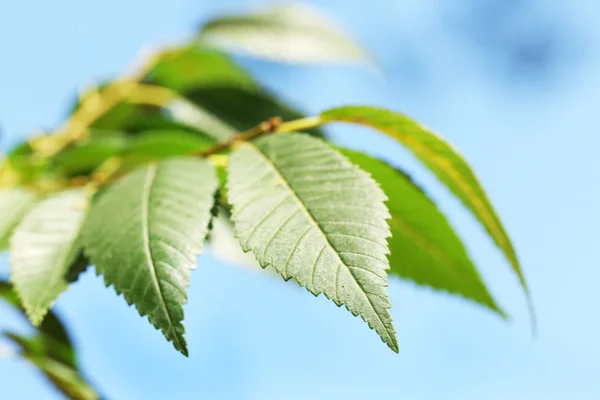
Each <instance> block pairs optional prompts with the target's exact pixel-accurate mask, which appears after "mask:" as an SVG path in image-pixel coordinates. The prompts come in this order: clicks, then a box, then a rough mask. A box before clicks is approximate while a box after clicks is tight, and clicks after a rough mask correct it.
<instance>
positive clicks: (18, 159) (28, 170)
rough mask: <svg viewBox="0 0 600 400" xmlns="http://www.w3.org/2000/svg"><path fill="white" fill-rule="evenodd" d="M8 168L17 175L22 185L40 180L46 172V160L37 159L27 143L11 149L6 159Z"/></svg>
mask: <svg viewBox="0 0 600 400" xmlns="http://www.w3.org/2000/svg"><path fill="white" fill-rule="evenodd" d="M6 159H7V161H8V162H9V163H10V166H11V167H12V168H13V169H14V170H15V171H17V172H18V173H19V177H20V180H21V182H22V183H29V182H33V181H35V180H36V179H40V178H41V177H42V176H43V175H44V173H45V172H46V171H47V170H48V166H49V164H48V160H45V159H42V158H40V157H37V156H36V155H35V153H34V151H33V148H32V147H31V146H30V145H29V143H28V142H24V143H21V144H20V145H18V146H17V147H15V148H14V149H12V150H11V151H10V152H9V153H8V156H7V157H6Z"/></svg>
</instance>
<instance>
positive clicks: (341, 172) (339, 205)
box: [228, 133, 398, 351]
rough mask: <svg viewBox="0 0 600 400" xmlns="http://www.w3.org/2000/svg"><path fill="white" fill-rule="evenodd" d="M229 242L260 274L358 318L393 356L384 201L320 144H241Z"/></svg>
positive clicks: (232, 170) (299, 138)
mask: <svg viewBox="0 0 600 400" xmlns="http://www.w3.org/2000/svg"><path fill="white" fill-rule="evenodd" d="M228 190H229V192H228V195H229V201H230V203H231V204H232V206H233V221H234V225H235V226H234V228H235V232H236V235H237V236H238V237H239V238H240V241H241V244H242V247H243V248H244V250H245V251H250V250H252V251H253V252H254V254H255V255H256V257H257V259H258V261H259V262H260V263H261V265H262V266H263V267H266V266H268V265H271V266H273V267H274V268H275V269H276V270H277V271H278V272H279V273H280V274H281V275H282V276H283V277H284V279H286V280H288V279H290V278H294V279H295V280H296V281H298V283H299V284H300V285H302V286H306V288H307V289H308V290H309V291H310V292H311V293H313V294H315V295H318V294H320V293H324V294H325V296H327V297H328V298H330V299H331V300H333V301H334V302H335V303H336V304H337V305H338V306H341V305H345V306H346V307H347V308H348V310H349V311H350V312H352V314H354V315H360V316H361V317H362V318H363V319H364V320H365V321H366V322H367V323H368V324H369V326H370V327H371V328H372V329H375V330H376V331H377V333H379V335H380V336H381V338H382V340H383V341H384V342H385V343H386V344H387V345H388V346H389V347H390V348H391V349H392V350H394V351H398V344H397V341H396V336H395V331H394V327H393V325H392V318H391V316H390V314H389V310H388V309H389V308H390V306H391V304H390V301H389V299H388V296H387V292H386V290H385V287H386V286H387V285H388V283H387V275H386V270H387V269H388V268H389V266H388V261H387V258H386V255H387V254H388V252H389V251H388V246H387V243H386V238H387V237H388V236H389V234H390V231H389V228H388V225H387V222H386V219H387V218H388V217H389V213H388V210H387V208H386V207H385V205H384V200H385V199H386V198H385V195H384V194H383V192H382V191H381V189H380V188H379V187H378V186H377V184H376V183H375V182H374V181H373V180H372V179H371V178H370V177H369V175H368V174H366V173H364V172H363V171H361V170H360V169H358V168H357V167H356V166H354V165H353V164H352V163H350V162H349V161H348V160H347V159H346V158H344V157H343V156H342V155H340V154H339V153H338V152H337V151H335V150H333V149H332V148H331V147H329V146H328V145H327V144H326V143H324V142H323V141H321V140H320V139H316V138H312V137H310V136H308V135H303V134H297V133H291V134H288V135H273V136H270V137H266V138H262V139H259V140H257V141H255V142H253V143H246V144H244V145H242V146H241V147H240V148H239V149H238V150H236V151H235V152H234V153H233V154H232V155H231V156H230V165H229V182H228Z"/></svg>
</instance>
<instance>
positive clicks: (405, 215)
mask: <svg viewBox="0 0 600 400" xmlns="http://www.w3.org/2000/svg"><path fill="white" fill-rule="evenodd" d="M342 153H343V154H344V155H345V156H346V157H348V158H349V159H350V161H352V162H353V163H355V164H356V165H358V166H359V167H360V168H362V169H363V170H365V171H366V172H368V173H370V174H371V176H372V177H373V179H375V180H376V181H377V182H378V183H379V185H380V186H381V188H382V189H383V191H384V192H385V194H386V195H387V197H388V201H387V205H388V208H389V210H390V214H391V216H392V217H391V219H390V229H391V231H392V236H391V237H390V238H389V239H388V244H389V246H390V256H389V260H390V271H389V272H390V274H393V275H397V276H399V277H401V278H404V279H410V280H412V281H414V282H416V283H418V284H419V285H427V286H430V287H432V288H434V289H438V290H445V291H448V292H450V293H456V294H459V295H461V296H463V297H465V298H467V299H471V300H474V301H476V302H478V303H480V304H482V305H484V306H486V307H489V308H490V309H491V310H493V311H495V312H497V313H498V314H500V315H501V316H503V317H505V314H504V312H503V311H502V310H501V309H500V308H499V307H498V305H497V304H496V302H495V301H494V299H493V297H492V296H491V294H490V293H489V292H488V290H487V288H486V286H485V284H484V283H483V281H482V280H481V277H480V276H479V273H478V272H477V269H476V268H475V266H474V265H473V262H472V261H471V260H470V258H469V255H468V254H467V251H466V249H465V247H464V246H463V244H462V242H461V240H460V238H459V237H458V236H457V235H456V233H455V232H454V230H453V229H452V227H451V226H450V224H449V223H448V221H447V220H446V217H445V216H444V215H443V214H442V213H441V212H440V211H439V210H438V208H437V207H436V205H435V203H434V202H433V201H432V200H431V199H429V197H427V195H426V194H425V193H424V192H423V191H422V190H421V188H419V187H418V186H416V185H415V184H414V183H413V182H412V180H411V179H410V178H409V177H408V176H407V175H405V174H404V173H402V172H401V171H398V170H396V169H394V168H392V167H390V166H389V165H387V164H386V163H384V162H382V161H380V160H377V159H375V158H373V157H370V156H368V155H366V154H363V153H359V152H356V151H351V150H346V149H344V150H342Z"/></svg>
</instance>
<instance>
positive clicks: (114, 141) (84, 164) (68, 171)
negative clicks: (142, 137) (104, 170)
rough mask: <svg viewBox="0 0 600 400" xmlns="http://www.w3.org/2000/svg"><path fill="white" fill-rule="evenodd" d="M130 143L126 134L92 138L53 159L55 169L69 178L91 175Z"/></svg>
mask: <svg viewBox="0 0 600 400" xmlns="http://www.w3.org/2000/svg"><path fill="white" fill-rule="evenodd" d="M128 141H129V140H128V137H127V136H126V134H125V133H122V134H120V135H115V134H112V135H111V134H109V135H106V136H104V135H96V136H92V137H90V138H89V139H87V140H85V141H83V142H80V143H77V144H76V145H75V146H73V147H69V148H67V149H66V150H64V151H62V152H61V153H59V154H57V155H56V156H55V157H54V159H53V164H54V168H56V169H57V170H58V171H60V173H61V174H62V175H63V176H67V177H71V176H78V175H86V174H90V173H91V172H93V171H94V170H95V169H96V168H98V166H100V164H102V163H103V162H104V161H106V160H107V159H108V158H110V157H112V156H114V155H116V154H118V153H119V152H121V151H123V149H125V148H126V147H127V143H128Z"/></svg>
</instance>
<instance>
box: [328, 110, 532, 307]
mask: <svg viewBox="0 0 600 400" xmlns="http://www.w3.org/2000/svg"><path fill="white" fill-rule="evenodd" d="M321 116H322V119H323V121H324V122H331V121H340V122H351V123H356V124H361V125H367V126H370V127H372V128H374V129H377V130H379V131H381V132H383V133H385V134H387V135H388V136H390V137H392V138H394V139H396V140H398V141H399V142H400V143H402V144H403V145H404V146H406V147H407V148H408V149H409V150H411V151H412V152H413V154H414V155H415V156H416V157H417V158H418V159H419V160H421V162H423V164H425V166H427V168H429V169H430V170H431V171H432V172H433V173H434V174H435V175H436V176H437V177H438V179H439V180H440V182H442V183H443V184H444V185H446V187H448V189H450V191H451V192H452V193H453V194H454V195H455V196H456V197H458V198H459V199H460V200H461V201H462V203H463V204H464V205H465V207H467V209H469V210H470V211H471V213H473V215H474V216H475V217H476V218H477V219H478V220H479V222H480V223H481V224H482V225H483V227H484V228H485V230H486V231H487V232H488V234H489V235H490V236H491V237H492V239H493V240H494V242H495V243H496V245H497V246H498V247H499V248H500V249H501V250H502V251H503V252H504V255H505V256H506V258H507V259H508V261H509V262H510V263H511V265H512V268H513V270H514V272H515V273H516V274H517V276H518V277H519V280H520V282H521V285H522V286H523V288H524V289H525V292H526V293H527V296H528V299H529V301H530V306H531V299H530V297H529V290H528V288H527V283H526V281H525V276H524V275H523V272H522V270H521V266H520V264H519V260H518V259H517V254H516V252H515V250H514V248H513V245H512V243H511V241H510V239H509V237H508V235H507V233H506V231H505V230H504V227H503V226H502V222H500V218H499V217H498V215H497V214H496V211H494V207H493V206H492V204H491V202H490V200H489V199H488V197H487V195H486V193H485V190H484V189H483V187H482V186H481V184H480V183H479V180H478V179H477V177H476V176H475V173H474V172H473V171H472V170H471V167H470V166H469V164H468V163H467V162H466V161H465V159H464V158H463V157H462V156H461V155H460V154H459V153H458V152H457V151H456V150H454V149H453V148H452V146H451V145H450V144H449V143H448V142H446V141H445V140H444V139H443V138H441V137H440V136H438V135H436V134H435V133H433V132H431V131H430V130H428V129H426V128H425V127H423V126H421V125H420V124H418V123H416V122H415V121H413V120H411V119H410V118H408V117H406V116H404V115H402V114H398V113H395V112H392V111H389V110H384V109H380V108H375V107H363V106H350V107H340V108H334V109H331V110H328V111H325V112H324V113H323V114H322V115H321Z"/></svg>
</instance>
